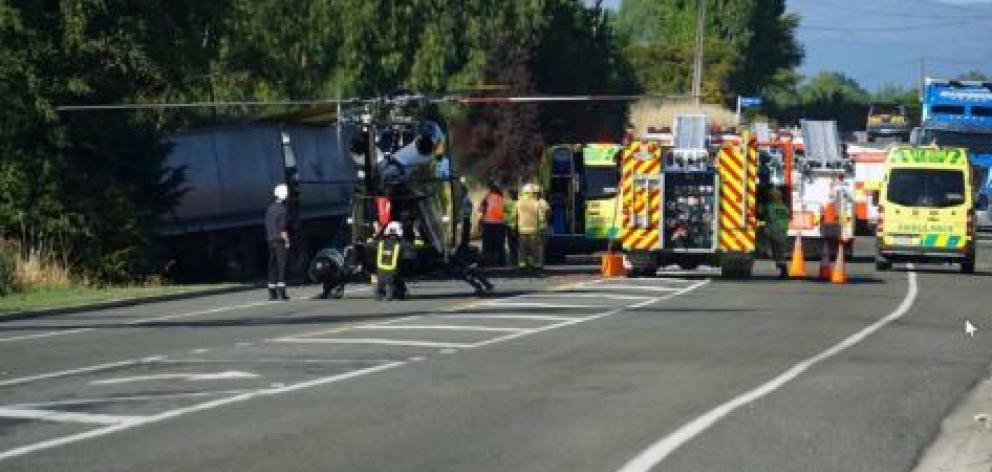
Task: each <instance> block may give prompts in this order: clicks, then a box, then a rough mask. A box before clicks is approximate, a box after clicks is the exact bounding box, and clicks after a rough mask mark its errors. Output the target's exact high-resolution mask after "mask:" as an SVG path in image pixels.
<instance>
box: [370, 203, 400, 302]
mask: <svg viewBox="0 0 992 472" xmlns="http://www.w3.org/2000/svg"><path fill="white" fill-rule="evenodd" d="M402 238H403V226H402V225H401V224H400V222H398V221H392V222H390V223H389V224H388V225H386V229H385V231H383V232H382V238H381V239H379V242H378V244H377V249H376V255H375V260H376V277H375V278H376V286H375V298H376V300H393V299H394V298H396V299H400V300H403V299H406V297H407V289H406V283H404V281H403V277H402V273H401V271H400V270H399V269H400V261H401V260H402V259H401V257H400V252H402V247H403V241H402Z"/></svg>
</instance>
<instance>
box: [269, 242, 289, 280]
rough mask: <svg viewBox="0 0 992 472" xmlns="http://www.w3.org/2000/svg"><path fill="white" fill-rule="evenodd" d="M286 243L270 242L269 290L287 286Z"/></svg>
mask: <svg viewBox="0 0 992 472" xmlns="http://www.w3.org/2000/svg"><path fill="white" fill-rule="evenodd" d="M287 253H288V251H287V249H286V242H285V241H283V240H281V239H272V240H270V241H269V288H278V287H285V286H286V256H287Z"/></svg>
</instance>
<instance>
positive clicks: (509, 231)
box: [503, 189, 520, 267]
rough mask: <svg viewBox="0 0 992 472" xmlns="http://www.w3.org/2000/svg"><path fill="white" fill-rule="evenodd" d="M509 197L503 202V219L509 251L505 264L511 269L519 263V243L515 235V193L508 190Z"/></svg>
mask: <svg viewBox="0 0 992 472" xmlns="http://www.w3.org/2000/svg"><path fill="white" fill-rule="evenodd" d="M509 193H510V195H509V197H507V199H506V201H505V202H504V205H505V209H504V215H503V216H504V219H505V220H506V248H507V249H508V250H509V257H507V263H508V264H509V265H510V266H511V267H513V266H516V265H517V262H519V258H518V256H519V254H518V252H519V251H518V249H519V247H520V241H519V238H518V236H519V235H518V234H517V200H518V198H519V197H518V196H517V191H516V190H513V189H510V192H509Z"/></svg>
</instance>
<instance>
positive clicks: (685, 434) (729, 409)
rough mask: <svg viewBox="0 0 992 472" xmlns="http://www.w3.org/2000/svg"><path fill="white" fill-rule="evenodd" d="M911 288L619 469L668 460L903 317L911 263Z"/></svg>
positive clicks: (909, 296) (643, 470) (910, 297)
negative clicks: (866, 320) (890, 306)
mask: <svg viewBox="0 0 992 472" xmlns="http://www.w3.org/2000/svg"><path fill="white" fill-rule="evenodd" d="M908 281H909V288H908V290H907V292H906V297H905V298H903V300H902V303H900V304H899V306H898V307H896V309H895V311H893V312H892V313H890V314H889V315H888V316H886V317H884V318H882V319H880V320H878V321H876V322H874V323H872V324H870V325H868V326H867V327H865V328H864V329H862V330H861V331H858V332H857V333H854V334H852V335H851V336H849V337H847V338H846V339H844V340H843V341H841V342H839V343H837V344H835V345H833V346H832V347H830V348H829V349H827V350H826V351H823V352H821V353H819V354H817V355H815V356H813V357H810V358H808V359H806V360H804V361H802V362H800V363H798V364H796V365H794V366H792V367H791V368H789V370H786V371H785V372H783V373H781V374H779V375H778V376H777V377H775V378H773V379H771V380H769V381H768V382H765V383H764V384H762V385H760V386H758V387H756V388H755V389H753V390H751V391H749V392H746V393H743V394H741V395H739V396H737V397H734V398H732V399H730V400H728V401H726V402H724V403H723V404H721V405H719V406H717V407H716V408H713V409H712V410H710V411H708V412H706V413H705V414H703V415H702V416H699V417H698V418H696V419H694V420H692V421H690V422H688V423H686V424H685V425H683V426H682V427H680V428H679V429H677V430H675V431H674V432H673V433H671V434H669V435H667V436H665V437H663V438H661V439H659V440H658V441H657V442H655V443H654V444H652V445H651V446H649V447H648V448H647V449H645V450H644V451H643V452H641V453H640V454H638V455H637V457H635V458H633V459H631V460H630V462H627V464H625V465H624V466H623V467H621V468H620V469H619V472H647V471H650V470H651V469H653V468H654V467H655V466H657V465H658V464H660V463H661V462H662V461H664V460H665V458H666V457H668V456H669V455H670V454H671V453H672V452H674V451H675V450H676V449H678V448H679V447H681V446H682V445H684V444H685V443H687V442H689V441H691V440H692V439H693V438H695V437H696V436H699V435H700V434H701V433H703V432H704V431H706V430H707V429H709V428H710V427H711V426H713V425H714V424H715V423H716V422H717V421H720V420H721V419H723V418H724V417H726V416H727V415H729V414H731V413H733V412H734V411H735V410H737V409H738V408H740V407H742V406H745V405H747V404H749V403H751V402H754V401H755V400H758V399H760V398H762V397H765V396H767V395H768V394H770V393H772V392H774V391H776V390H778V389H779V388H781V387H782V386H783V385H785V384H787V383H789V382H790V381H792V380H794V379H795V378H796V377H798V376H799V375H801V374H802V373H803V372H806V371H807V370H809V369H810V368H812V367H813V366H815V365H817V364H819V363H821V362H823V361H825V360H827V359H829V358H831V357H833V356H836V355H837V354H840V353H841V352H843V351H845V350H847V349H849V348H851V347H852V346H854V345H856V344H858V343H860V342H861V341H864V340H865V338H867V337H868V336H870V335H872V334H873V333H875V332H876V331H878V330H880V329H882V328H884V327H885V326H886V325H888V324H889V323H891V322H893V321H895V320H897V319H899V318H901V317H902V316H903V315H905V314H906V313H907V312H908V311H909V309H910V308H911V307H912V306H913V302H914V301H915V300H916V294H917V287H916V272H913V271H912V266H910V272H909V273H908Z"/></svg>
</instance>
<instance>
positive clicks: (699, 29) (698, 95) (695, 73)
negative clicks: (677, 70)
mask: <svg viewBox="0 0 992 472" xmlns="http://www.w3.org/2000/svg"><path fill="white" fill-rule="evenodd" d="M696 3H697V5H698V6H699V13H698V18H697V21H696V57H695V61H693V62H694V63H693V66H692V97H693V100H695V103H696V106H697V107H698V106H699V105H700V102H701V100H702V95H703V43H704V40H705V39H706V0H696Z"/></svg>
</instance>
